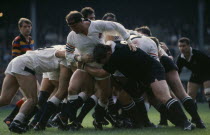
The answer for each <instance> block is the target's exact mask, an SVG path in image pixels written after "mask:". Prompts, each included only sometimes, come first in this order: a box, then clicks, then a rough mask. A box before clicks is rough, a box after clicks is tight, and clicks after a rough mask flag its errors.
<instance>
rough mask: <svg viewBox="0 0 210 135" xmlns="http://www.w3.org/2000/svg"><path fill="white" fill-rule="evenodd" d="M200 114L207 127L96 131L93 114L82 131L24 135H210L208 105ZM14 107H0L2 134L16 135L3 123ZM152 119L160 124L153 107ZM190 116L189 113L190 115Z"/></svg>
mask: <svg viewBox="0 0 210 135" xmlns="http://www.w3.org/2000/svg"><path fill="white" fill-rule="evenodd" d="M198 108H199V114H200V116H201V118H202V120H203V121H204V123H205V124H206V127H207V129H197V128H196V129H195V130H193V131H183V130H182V129H180V128H175V127H174V126H173V125H172V124H171V123H169V126H168V127H162V128H158V129H151V128H145V129H129V130H128V129H112V128H111V126H110V125H109V126H107V127H105V128H104V130H103V131H96V130H95V129H94V127H93V125H92V121H93V119H92V117H91V114H88V116H87V117H86V118H85V120H84V122H83V124H82V125H83V126H84V129H81V130H80V131H74V132H73V131H59V130H58V129H56V128H47V129H46V130H45V131H41V132H35V131H33V130H31V131H29V132H27V133H24V135H69V134H71V135H210V109H209V108H208V105H207V104H206V103H205V104H198ZM11 109H12V108H0V135H15V133H11V132H10V131H9V130H8V127H7V126H6V125H5V124H4V123H3V119H4V118H5V117H6V116H7V115H8V114H9V113H10V112H11ZM149 117H150V120H151V121H152V122H153V123H155V124H158V122H159V113H158V112H157V111H156V110H155V109H154V108H151V109H150V111H149ZM188 118H190V117H189V115H188Z"/></svg>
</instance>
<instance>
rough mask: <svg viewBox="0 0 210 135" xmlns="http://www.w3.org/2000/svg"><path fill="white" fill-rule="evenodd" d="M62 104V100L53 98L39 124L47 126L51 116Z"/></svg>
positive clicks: (45, 108)
mask: <svg viewBox="0 0 210 135" xmlns="http://www.w3.org/2000/svg"><path fill="white" fill-rule="evenodd" d="M59 103H60V99H58V98H57V97H55V96H53V97H52V98H51V99H50V100H49V101H48V102H47V104H46V106H45V107H44V111H43V114H42V116H41V118H40V120H39V123H40V124H41V125H43V126H46V124H47V122H48V120H49V118H50V117H51V115H52V114H53V113H55V112H56V110H57V108H58V105H59Z"/></svg>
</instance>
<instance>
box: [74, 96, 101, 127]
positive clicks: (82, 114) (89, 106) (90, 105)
mask: <svg viewBox="0 0 210 135" xmlns="http://www.w3.org/2000/svg"><path fill="white" fill-rule="evenodd" d="M97 102H98V98H97V97H96V96H95V95H92V96H91V97H89V98H88V99H87V100H86V102H85V103H84V105H83V106H82V109H81V112H80V113H79V115H78V117H77V119H76V121H77V122H79V123H82V121H83V119H84V118H85V116H86V115H87V114H88V113H89V112H90V110H91V109H92V108H93V107H94V106H95V105H96V104H97Z"/></svg>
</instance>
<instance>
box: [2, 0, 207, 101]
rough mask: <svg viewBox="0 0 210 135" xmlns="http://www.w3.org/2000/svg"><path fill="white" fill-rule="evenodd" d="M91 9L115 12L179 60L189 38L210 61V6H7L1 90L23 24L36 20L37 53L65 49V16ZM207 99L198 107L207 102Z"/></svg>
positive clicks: (37, 1) (192, 1)
mask: <svg viewBox="0 0 210 135" xmlns="http://www.w3.org/2000/svg"><path fill="white" fill-rule="evenodd" d="M86 6H90V7H92V8H94V10H95V12H96V19H101V18H102V17H103V15H104V14H105V13H107V12H112V13H114V14H116V16H117V20H118V22H120V23H122V24H123V25H124V26H125V27H126V28H128V29H135V28H136V27H140V26H142V25H147V26H149V27H150V28H151V31H152V33H153V36H155V37H157V38H159V40H160V41H163V42H165V43H166V44H167V45H168V47H169V48H170V50H171V52H172V54H173V56H174V57H177V55H178V50H177V49H178V48H177V40H178V39H179V38H180V37H182V36H186V37H189V38H190V39H191V40H192V46H193V47H194V48H198V49H200V50H202V51H204V52H206V53H207V54H208V55H210V0H173V1H172V0H1V2H0V88H1V85H2V81H3V78H4V70H5V68H6V66H7V64H8V62H9V61H10V60H11V44H12V40H13V39H14V38H15V37H16V36H17V35H18V34H19V31H18V25H17V22H18V20H19V18H21V17H26V18H29V19H31V20H32V23H33V29H32V37H33V39H35V48H39V47H45V46H49V45H54V44H65V43H66V37H67V35H68V33H69V31H70V30H69V27H68V26H67V25H66V22H65V16H66V15H67V14H68V13H69V12H70V11H72V10H78V11H80V10H81V9H82V8H83V7H86ZM189 75H190V72H189V71H188V70H186V69H185V70H184V73H182V74H181V79H182V81H183V83H184V84H186V81H187V80H188V78H189ZM200 93H202V89H201V91H200ZM201 95H202V94H199V96H198V101H205V98H204V97H203V96H201Z"/></svg>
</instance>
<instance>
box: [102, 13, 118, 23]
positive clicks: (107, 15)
mask: <svg viewBox="0 0 210 135" xmlns="http://www.w3.org/2000/svg"><path fill="white" fill-rule="evenodd" d="M108 17H111V18H112V20H107V18H108ZM102 20H107V21H114V22H116V21H117V19H116V15H115V14H113V13H106V14H105V15H104V16H103V17H102Z"/></svg>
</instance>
